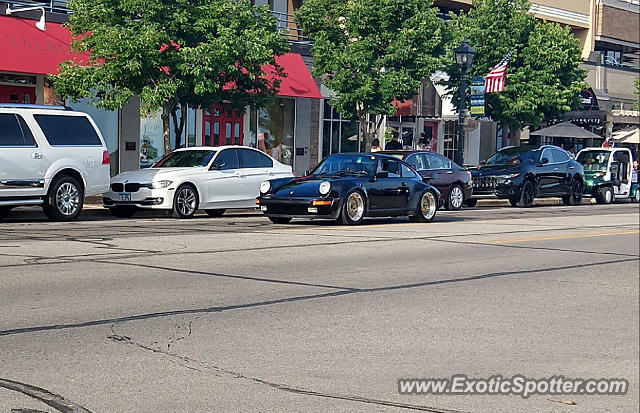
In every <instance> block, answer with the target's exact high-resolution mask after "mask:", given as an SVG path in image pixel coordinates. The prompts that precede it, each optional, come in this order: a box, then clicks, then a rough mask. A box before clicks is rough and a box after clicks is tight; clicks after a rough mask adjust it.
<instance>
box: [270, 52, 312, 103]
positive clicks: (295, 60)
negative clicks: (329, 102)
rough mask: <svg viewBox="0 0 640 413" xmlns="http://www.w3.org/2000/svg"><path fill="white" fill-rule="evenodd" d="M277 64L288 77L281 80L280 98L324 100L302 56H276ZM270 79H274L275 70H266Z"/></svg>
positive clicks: (290, 54)
mask: <svg viewBox="0 0 640 413" xmlns="http://www.w3.org/2000/svg"><path fill="white" fill-rule="evenodd" d="M276 63H277V64H278V65H280V66H282V68H283V69H284V72H285V73H286V76H287V77H285V78H284V79H281V82H280V92H278V96H287V97H294V98H311V99H322V94H321V93H320V89H318V86H317V85H316V82H314V80H313V78H312V77H311V73H309V69H307V66H306V65H305V64H304V61H303V60H302V56H300V55H299V54H297V53H287V54H285V55H282V56H276ZM265 72H266V73H267V76H268V77H269V78H273V77H274V76H275V75H274V73H273V68H271V70H268V69H267V70H265Z"/></svg>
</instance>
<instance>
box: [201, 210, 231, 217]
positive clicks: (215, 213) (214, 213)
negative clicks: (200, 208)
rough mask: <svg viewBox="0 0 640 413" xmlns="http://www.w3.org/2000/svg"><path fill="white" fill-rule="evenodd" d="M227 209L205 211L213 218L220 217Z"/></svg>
mask: <svg viewBox="0 0 640 413" xmlns="http://www.w3.org/2000/svg"><path fill="white" fill-rule="evenodd" d="M225 211H226V209H205V210H204V212H206V213H207V215H209V216H210V217H211V218H220V217H221V216H222V214H224V213H225Z"/></svg>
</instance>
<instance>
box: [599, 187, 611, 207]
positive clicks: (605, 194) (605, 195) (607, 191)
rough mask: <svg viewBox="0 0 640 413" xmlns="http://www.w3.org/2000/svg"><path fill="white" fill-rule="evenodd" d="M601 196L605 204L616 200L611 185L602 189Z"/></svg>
mask: <svg viewBox="0 0 640 413" xmlns="http://www.w3.org/2000/svg"><path fill="white" fill-rule="evenodd" d="M600 196H601V198H602V203H603V204H611V203H613V201H614V195H613V189H612V188H611V187H610V186H606V187H604V188H602V189H600Z"/></svg>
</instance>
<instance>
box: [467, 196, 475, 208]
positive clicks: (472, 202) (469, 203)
mask: <svg viewBox="0 0 640 413" xmlns="http://www.w3.org/2000/svg"><path fill="white" fill-rule="evenodd" d="M477 204H478V200H477V199H475V198H469V199H465V200H464V205H465V206H468V207H469V208H473V207H474V206H476V205H477Z"/></svg>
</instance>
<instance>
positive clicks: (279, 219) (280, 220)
mask: <svg viewBox="0 0 640 413" xmlns="http://www.w3.org/2000/svg"><path fill="white" fill-rule="evenodd" d="M268 218H269V221H271V222H273V223H274V224H288V223H289V222H291V218H287V217H268Z"/></svg>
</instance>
